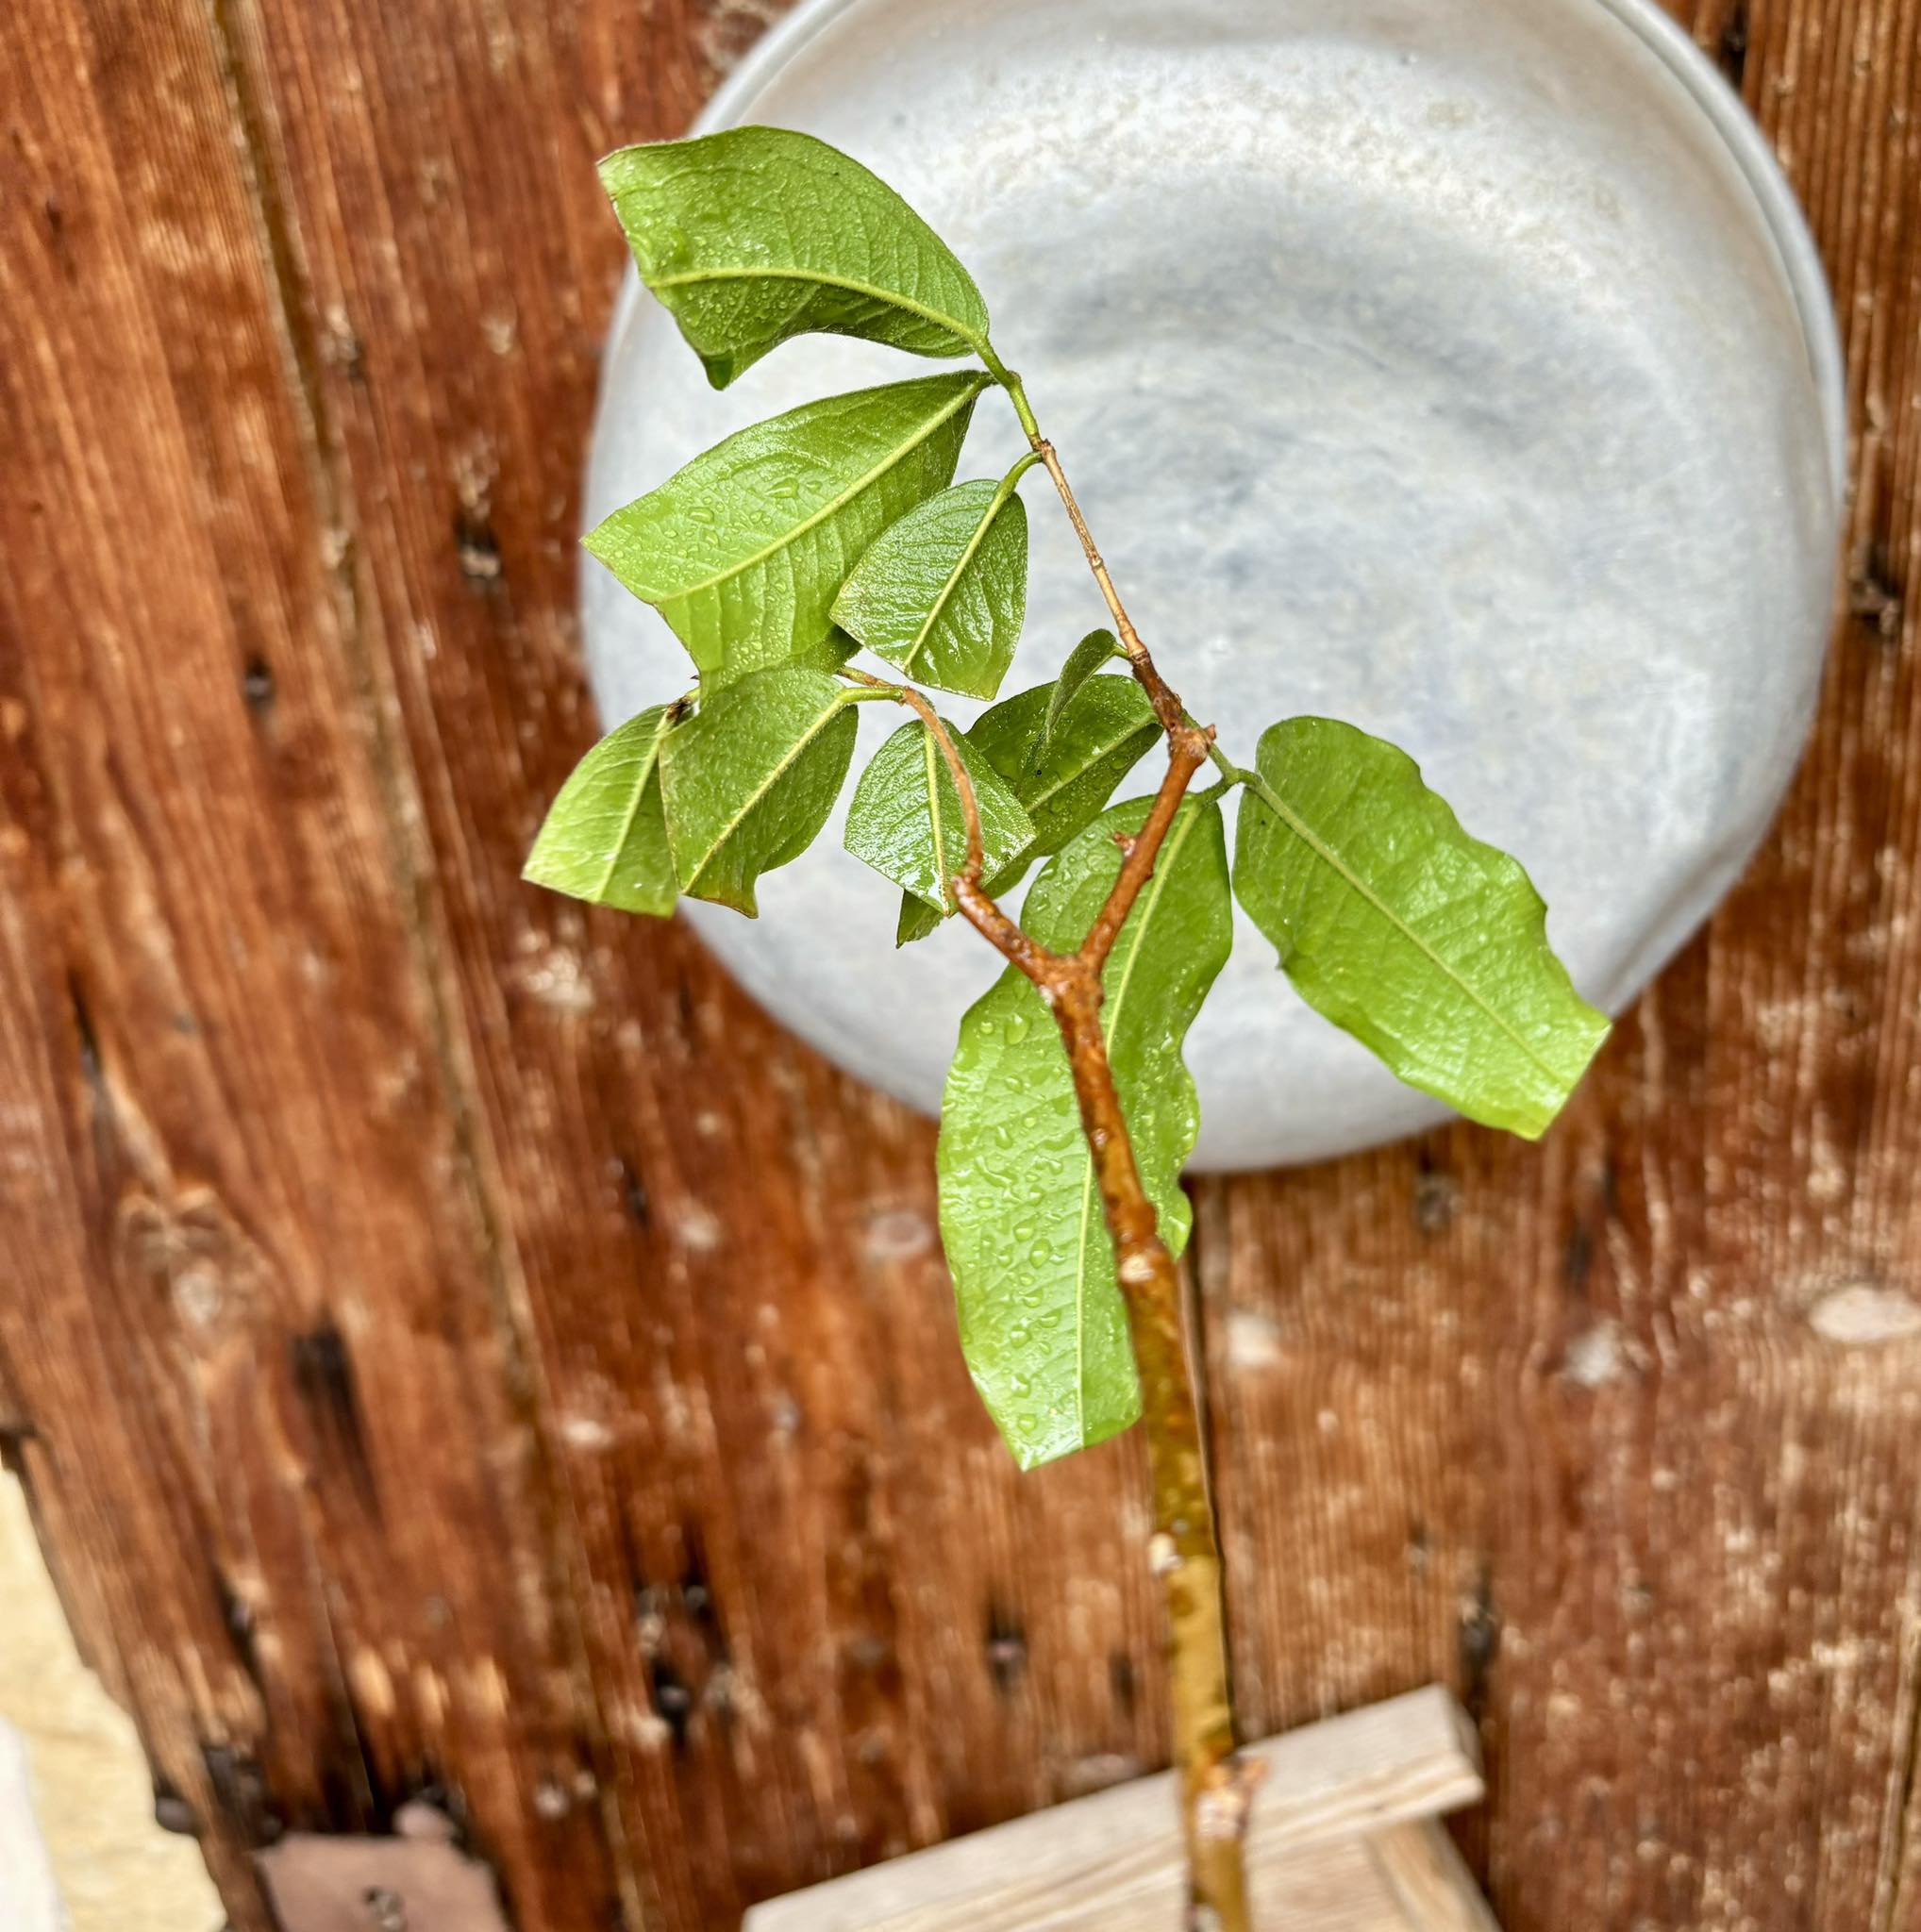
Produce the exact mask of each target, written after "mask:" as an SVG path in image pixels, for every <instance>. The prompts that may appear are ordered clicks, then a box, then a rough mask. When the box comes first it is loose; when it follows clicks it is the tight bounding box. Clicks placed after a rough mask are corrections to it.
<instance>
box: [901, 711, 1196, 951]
mask: <svg viewBox="0 0 1921 1932" xmlns="http://www.w3.org/2000/svg"><path fill="white" fill-rule="evenodd" d="M1053 691H1054V687H1053V686H1052V685H1051V684H1037V685H1035V686H1033V687H1032V689H1030V690H1028V691H1016V692H1015V693H1014V695H1013V696H1012V697H1011V698H1005V699H1003V700H1002V701H1001V702H1000V703H999V704H997V705H995V706H994V708H992V709H990V710H986V711H983V712H982V713H981V714H980V716H979V717H978V718H977V719H976V720H975V721H974V726H973V728H972V729H971V730H970V731H969V732H968V734H967V743H968V746H969V749H970V750H973V751H978V752H981V753H983V754H984V755H985V756H986V758H987V761H988V763H989V764H990V765H992V766H993V767H994V770H995V771H996V772H997V773H998V774H1000V775H1001V777H1002V778H1004V779H1005V780H1006V781H1007V787H1008V790H1009V791H1011V792H1012V793H1013V795H1014V796H1015V797H1016V798H1017V799H1018V800H1019V801H1020V803H1021V806H1022V808H1023V809H1024V810H1025V811H1026V812H1027V817H1028V818H1029V819H1030V820H1031V821H1032V823H1033V827H1034V836H1033V838H1032V840H1031V841H1029V842H1028V843H1027V846H1026V847H1025V848H1024V849H1023V850H1021V851H1020V852H1018V853H1016V854H1015V855H1014V857H1013V858H1011V859H1010V860H1009V861H1008V862H1007V864H1006V865H1005V866H1003V867H1002V868H1001V870H1000V871H999V872H998V873H996V874H993V875H992V876H990V877H989V878H987V879H986V880H985V881H984V882H983V883H984V884H985V887H986V889H987V891H988V892H989V894H990V895H991V896H992V897H994V898H996V899H997V898H999V897H1000V896H1001V894H1002V893H1004V892H1009V891H1012V890H1013V888H1014V887H1015V886H1017V885H1018V884H1019V883H1020V881H1021V879H1022V877H1023V875H1024V874H1026V872H1027V868H1028V867H1029V866H1030V865H1032V864H1033V863H1034V861H1035V860H1036V859H1037V858H1046V857H1047V855H1048V854H1049V853H1053V852H1059V851H1060V850H1061V847H1062V846H1063V845H1065V844H1066V843H1067V841H1069V840H1070V839H1072V838H1073V837H1074V836H1075V834H1076V833H1077V832H1078V831H1079V830H1080V829H1081V828H1082V827H1083V826H1084V825H1087V824H1091V823H1092V822H1093V820H1094V818H1095V817H1096V816H1097V815H1098V813H1099V811H1100V809H1101V808H1102V807H1103V806H1104V805H1106V804H1107V802H1108V800H1109V799H1110V798H1111V797H1112V796H1113V791H1114V787H1115V786H1116V785H1118V784H1119V783H1120V782H1121V780H1122V779H1123V778H1125V777H1126V776H1127V775H1128V773H1129V772H1130V771H1131V770H1132V769H1133V768H1134V766H1135V765H1137V764H1138V763H1139V762H1140V760H1141V755H1142V754H1143V753H1144V751H1145V750H1146V749H1147V748H1148V746H1149V745H1151V744H1152V743H1153V742H1154V741H1155V740H1156V739H1157V738H1158V737H1159V736H1160V726H1159V725H1158V724H1156V723H1155V720H1154V708H1153V707H1152V706H1151V705H1150V704H1149V703H1148V702H1147V694H1146V693H1145V692H1144V691H1143V690H1142V689H1141V687H1140V686H1139V685H1138V684H1136V683H1135V682H1134V680H1133V679H1132V678H1131V677H1091V678H1089V679H1088V681H1087V682H1086V684H1085V685H1083V686H1082V687H1081V689H1080V690H1079V691H1077V692H1076V693H1075V695H1074V698H1073V699H1072V701H1071V702H1070V703H1069V704H1068V705H1067V706H1065V707H1064V708H1062V712H1061V717H1060V719H1059V720H1058V721H1057V724H1056V726H1055V731H1054V735H1053V737H1052V738H1044V733H1045V730H1046V722H1047V709H1048V706H1049V704H1050V703H1051V702H1052V697H1053ZM938 924H940V921H939V919H938V918H937V917H936V916H935V914H934V912H933V910H932V909H931V908H927V907H924V906H919V905H918V904H914V905H903V906H902V908H901V913H900V923H899V926H898V928H897V930H896V932H895V935H894V938H895V942H896V943H897V944H899V945H906V944H907V943H908V942H909V941H912V940H918V939H925V938H926V937H927V934H928V933H930V932H932V931H933V929H934V927H935V926H936V925H938Z"/></svg>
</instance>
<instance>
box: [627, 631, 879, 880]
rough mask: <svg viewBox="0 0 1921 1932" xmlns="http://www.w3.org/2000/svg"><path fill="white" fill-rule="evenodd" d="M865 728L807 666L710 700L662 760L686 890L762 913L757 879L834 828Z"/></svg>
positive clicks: (823, 676)
mask: <svg viewBox="0 0 1921 1932" xmlns="http://www.w3.org/2000/svg"><path fill="white" fill-rule="evenodd" d="M855 729H856V721H855V717H854V710H853V706H852V704H851V702H850V696H849V692H848V691H847V688H846V687H845V686H844V685H842V684H840V683H839V682H837V681H836V680H835V679H834V678H832V677H830V676H828V675H827V673H825V672H822V671H813V670H810V669H808V668H807V667H806V666H804V665H783V666H780V667H778V668H777V669H775V670H772V671H760V672H756V673H755V674H754V675H752V676H751V677H743V678H742V679H741V680H740V681H739V682H738V683H735V684H730V685H728V686H727V688H726V689H725V690H723V691H718V692H716V693H715V694H714V695H713V696H712V697H711V698H709V699H706V700H704V701H703V702H702V705H701V708H700V709H699V710H698V711H697V712H696V713H695V714H694V715H693V717H692V718H690V719H689V720H688V721H687V723H686V724H682V725H680V726H679V727H678V728H677V730H675V731H674V732H672V733H671V734H670V735H669V737H668V739H667V741H666V745H665V747H664V750H663V753H662V756H661V759H660V780H661V786H662V789H663V792H664V797H665V802H666V809H667V833H668V838H669V841H670V842H671V843H672V845H673V849H674V865H675V871H676V873H677V875H678V878H679V881H680V889H681V891H684V892H687V893H689V894H691V895H692V896H693V897H694V898H696V899H712V900H715V901H717V902H718V903H719V904H721V905H723V906H731V907H733V908H734V909H735V910H736V911H738V912H744V913H745V914H746V915H747V916H748V918H750V919H751V918H753V917H754V916H755V913H756V911H757V910H758V908H757V906H756V904H755V898H754V885H755V881H756V880H757V879H759V877H760V874H762V873H765V872H772V871H773V870H774V869H775V868H776V867H777V866H782V865H786V864H787V863H788V862H789V861H790V860H792V859H795V858H799V857H800V855H801V854H802V853H803V852H805V851H806V850H807V848H808V847H809V845H810V844H811V843H812V842H813V841H814V838H815V836H816V834H817V833H818V832H819V831H820V828H821V827H822V826H823V825H824V824H827V814H828V813H829V812H830V811H832V810H833V808H834V799H835V798H836V796H837V795H838V794H839V792H840V790H841V782H842V780H843V779H844V778H845V777H846V775H847V766H848V764H849V762H850V761H851V760H852V758H853V756H854V734H855Z"/></svg>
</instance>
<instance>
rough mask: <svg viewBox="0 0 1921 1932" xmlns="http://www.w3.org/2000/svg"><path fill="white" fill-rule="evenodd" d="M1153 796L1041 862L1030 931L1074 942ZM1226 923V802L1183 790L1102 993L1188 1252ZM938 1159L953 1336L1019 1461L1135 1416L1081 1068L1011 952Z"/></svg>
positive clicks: (1160, 1186)
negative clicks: (955, 1311) (1194, 1053)
mask: <svg viewBox="0 0 1921 1932" xmlns="http://www.w3.org/2000/svg"><path fill="white" fill-rule="evenodd" d="M1149 805H1150V801H1149V800H1147V799H1144V798H1142V799H1133V800H1131V801H1129V802H1128V803H1127V804H1125V805H1119V806H1115V807H1114V808H1112V809H1111V810H1110V811H1108V812H1106V813H1104V814H1103V815H1102V816H1101V817H1100V818H1099V819H1098V820H1097V821H1096V822H1095V823H1094V824H1092V825H1090V826H1089V827H1087V828H1086V829H1085V830H1084V831H1083V832H1082V833H1081V834H1080V836H1079V837H1078V838H1077V839H1076V840H1075V841H1073V843H1071V844H1070V845H1069V846H1068V847H1067V849H1066V850H1065V851H1063V852H1062V853H1061V854H1060V855H1059V857H1058V858H1055V859H1053V860H1052V861H1051V862H1050V863H1049V864H1048V865H1047V866H1046V867H1045V868H1044V870H1043V871H1042V873H1041V874H1040V876H1039V877H1038V878H1036V879H1035V881H1034V885H1033V890H1032V891H1030V892H1029V893H1028V894H1027V906H1026V908H1025V911H1024V915H1023V921H1022V923H1023V924H1025V925H1026V926H1027V930H1028V931H1029V932H1030V933H1031V934H1032V935H1033V936H1034V938H1036V939H1037V940H1039V941H1042V942H1043V943H1044V944H1045V945H1049V946H1053V947H1056V948H1058V949H1062V950H1065V949H1071V948H1072V947H1074V946H1077V945H1078V944H1079V942H1080V941H1081V939H1082V937H1083V936H1084V935H1085V934H1086V931H1087V928H1088V927H1089V925H1091V924H1093V922H1094V915H1095V913H1096V912H1097V911H1098V910H1099V908H1100V907H1101V904H1102V903H1103V901H1104V900H1105V899H1106V897H1107V894H1108V891H1109V890H1110V888H1111V886H1112V884H1113V880H1114V875H1115V874H1116V873H1117V872H1118V871H1119V870H1120V865H1121V854H1120V849H1119V847H1118V846H1116V845H1115V843H1114V835H1115V834H1116V833H1117V832H1127V833H1132V832H1135V831H1138V830H1139V828H1140V825H1141V823H1142V821H1143V820H1144V818H1145V817H1146V815H1147V811H1148V808H1149ZM1232 936H1233V902H1232V899H1231V896H1230V894H1229V891H1228V850H1227V840H1226V836H1225V834H1224V832H1223V830H1222V826H1221V810H1220V807H1219V806H1218V805H1216V804H1205V805H1204V804H1202V803H1200V802H1199V801H1198V800H1195V799H1190V800H1188V801H1187V802H1186V803H1185V804H1184V805H1182V807H1181V808H1180V812H1179V815H1178V817H1177V818H1176V820H1175V822H1174V824H1173V826H1172V827H1171V828H1170V830H1169V832H1168V835H1167V842H1166V844H1165V845H1164V846H1163V847H1162V849H1161V858H1160V862H1159V864H1158V865H1157V866H1156V868H1155V872H1154V876H1153V878H1152V879H1150V880H1149V881H1148V884H1147V886H1146V889H1145V890H1144V891H1143V893H1142V895H1141V898H1140V899H1139V901H1138V902H1137V903H1136V905H1135V907H1134V909H1133V911H1132V913H1131V914H1130V915H1129V916H1128V923H1127V924H1126V925H1125V926H1124V927H1123V928H1122V930H1121V935H1120V938H1119V940H1118V941H1116V943H1115V946H1114V951H1113V953H1112V955H1111V958H1110V959H1109V961H1108V966H1107V971H1106V974H1104V982H1105V985H1106V988H1107V1001H1106V1004H1105V1005H1104V1007H1103V1008H1102V1011H1101V1024H1102V1025H1103V1026H1104V1028H1105V1029H1106V1033H1107V1039H1108V1051H1109V1054H1110V1056H1111V1059H1112V1063H1113V1072H1114V1081H1115V1085H1116V1087H1117V1088H1118V1090H1119V1092H1120V1097H1121V1107H1122V1110H1123V1112H1124V1113H1125V1114H1126V1116H1127V1121H1128V1131H1129V1133H1130V1135H1131V1137H1132V1140H1133V1143H1134V1152H1135V1158H1137V1159H1138V1160H1139V1162H1140V1166H1141V1178H1142V1181H1143V1184H1144V1186H1145V1188H1146V1191H1147V1194H1148V1197H1149V1198H1150V1199H1151V1200H1152V1201H1153V1203H1154V1206H1155V1208H1156V1209H1157V1211H1158V1212H1159V1214H1160V1216H1161V1234H1162V1237H1163V1239H1165V1240H1166V1241H1167V1243H1168V1245H1169V1246H1170V1247H1171V1248H1173V1249H1174V1250H1175V1252H1176V1253H1177V1254H1178V1252H1179V1251H1180V1249H1181V1248H1182V1247H1183V1246H1184V1245H1185V1244H1186V1241H1187V1234H1188V1224H1189V1209H1188V1206H1187V1201H1186V1197H1185V1196H1184V1195H1183V1194H1182V1193H1181V1191H1180V1184H1179V1176H1180V1169H1181V1165H1182V1163H1183V1162H1184V1161H1185V1160H1186V1158H1187V1157H1188V1155H1189V1153H1190V1152H1191V1151H1192V1150H1193V1147H1194V1136H1195V1134H1196V1133H1197V1132H1198V1130H1199V1125H1200V1109H1199V1107H1198V1104H1197V1102H1196V1100H1195V1096H1194V1081H1193V1079H1192V1078H1191V1077H1190V1076H1189V1074H1188V1071H1187V1068H1186V1065H1185V1064H1184V1062H1183V1061H1182V1059H1181V1057H1180V1049H1181V1042H1182V1041H1183V1040H1184V1039H1185V1037H1186V1034H1187V1029H1188V1027H1189V1026H1190V1025H1191V1024H1193V1021H1194V1015H1195V1013H1197V1012H1198V1011H1199V1010H1200V1005H1201V1001H1202V1000H1203V999H1204V998H1205V997H1206V994H1207V991H1208V989H1209V987H1211V985H1212V984H1213V981H1214V978H1215V975H1216V974H1218V973H1219V972H1220V970H1221V968H1222V966H1223V965H1224V964H1225V963H1226V961H1227V958H1228V947H1229V945H1230V943H1231V942H1232ZM939 1165H940V1179H941V1237H942V1240H943V1241H944V1244H945V1247H946V1252H947V1265H948V1267H949V1268H950V1269H951V1270H952V1271H953V1275H954V1289H955V1296H956V1300H957V1303H958V1306H959V1310H960V1343H961V1348H962V1350H963V1352H964V1353H965V1355H966V1357H967V1365H968V1368H969V1370H970V1372H971V1373H972V1374H973V1376H974V1382H975V1386H976V1387H977V1389H978V1390H979V1391H980V1392H981V1396H982V1398H983V1400H985V1402H986V1404H987V1407H988V1409H989V1411H990V1412H991V1413H992V1415H993V1416H994V1422H995V1424H997V1425H998V1426H999V1428H1000V1431H1001V1434H1002V1435H1003V1436H1004V1437H1005V1438H1006V1439H1007V1442H1008V1445H1009V1447H1010V1448H1011V1449H1012V1451H1013V1453H1014V1456H1015V1457H1016V1458H1017V1459H1018V1460H1019V1462H1020V1463H1021V1465H1022V1467H1023V1468H1032V1467H1033V1466H1034V1465H1035V1464H1036V1463H1040V1462H1045V1461H1047V1460H1049V1459H1050V1458H1051V1457H1057V1456H1064V1455H1067V1454H1068V1453H1070V1452H1071V1451H1073V1450H1076V1449H1080V1448H1084V1447H1086V1446H1087V1445H1088V1444H1090V1443H1093V1442H1098V1441H1102V1440H1103V1439H1104V1438H1106V1437H1108V1436H1111V1435H1113V1434H1114V1433H1115V1432H1116V1431H1117V1430H1120V1429H1124V1428H1126V1427H1127V1426H1128V1424H1130V1423H1131V1422H1133V1421H1134V1419H1135V1418H1136V1417H1137V1416H1138V1415H1139V1413H1140V1390H1139V1384H1138V1381H1137V1379H1136V1375H1135V1371H1134V1357H1133V1352H1132V1349H1131V1347H1130V1345H1129V1342H1128V1323H1127V1311H1126V1308H1125V1307H1124V1306H1123V1304H1122V1301H1121V1294H1120V1289H1119V1284H1118V1283H1117V1282H1116V1280H1115V1277H1114V1259H1113V1248H1112V1244H1111V1241H1110V1240H1109V1237H1108V1231H1107V1224H1106V1221H1105V1219H1104V1217H1103V1215H1102V1212H1101V1204H1100V1195H1099V1191H1098V1190H1097V1189H1096V1187H1095V1185H1094V1163H1093V1160H1092V1158H1090V1156H1089V1154H1088V1151H1087V1143H1086V1141H1085V1140H1084V1139H1083V1138H1082V1135H1081V1126H1080V1113H1079V1108H1078V1107H1077V1104H1076V1101H1075V1097H1074V1081H1073V1076H1072V1074H1070V1072H1069V1070H1068V1065H1067V1056H1066V1052H1065V1050H1064V1049H1063V1048H1062V1046H1061V1037H1060V1034H1059V1032H1058V1031H1057V1029H1056V1027H1055V1024H1054V1022H1053V1019H1052V1017H1051V1016H1050V1015H1049V1013H1048V1011H1047V1009H1046V1008H1045V1007H1044V1005H1043V1004H1042V1001H1041V996H1040V994H1039V993H1038V992H1037V991H1035V990H1034V987H1033V985H1032V983H1031V982H1030V981H1028V980H1027V978H1025V977H1024V976H1023V975H1022V974H1019V973H1018V972H1016V971H1015V970H1014V969H1013V968H1011V967H1010V968H1009V969H1008V971H1007V972H1006V973H1005V974H1002V976H1001V978H1000V979H999V980H998V981H997V982H996V983H995V985H994V987H993V988H992V989H991V990H990V991H988V992H987V993H986V994H984V995H983V996H982V997H981V998H980V999H979V1000H977V1002H976V1003H975V1004H974V1006H973V1007H972V1008H969V1009H968V1012H967V1015H966V1017H965V1018H964V1019H963V1020H962V1021H961V1023H960V1045H959V1048H958V1049H957V1051H956V1053H955V1056H954V1063H953V1066H952V1067H951V1068H950V1070H949V1072H948V1074H947V1089H946V1095H945V1099H944V1104H943V1107H942V1110H941V1140H940V1153H939Z"/></svg>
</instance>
